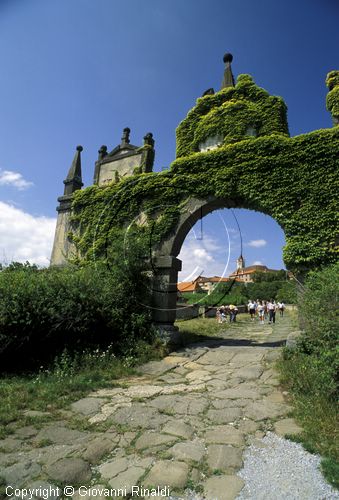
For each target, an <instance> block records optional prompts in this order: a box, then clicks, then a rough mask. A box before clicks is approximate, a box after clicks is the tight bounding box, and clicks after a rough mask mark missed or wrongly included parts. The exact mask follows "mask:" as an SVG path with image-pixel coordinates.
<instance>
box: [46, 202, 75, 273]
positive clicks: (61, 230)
mask: <svg viewBox="0 0 339 500" xmlns="http://www.w3.org/2000/svg"><path fill="white" fill-rule="evenodd" d="M58 201H59V203H60V204H59V206H58V207H57V212H58V218H57V224H56V229H55V236H54V243H53V250H52V256H51V266H63V265H66V264H67V262H68V260H69V259H70V258H71V257H74V256H75V255H76V249H75V245H74V243H73V242H72V241H70V239H69V237H68V232H69V231H71V230H72V227H71V223H70V217H71V205H72V195H66V196H60V197H59V198H58Z"/></svg>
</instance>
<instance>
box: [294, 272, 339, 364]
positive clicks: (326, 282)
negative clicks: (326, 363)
mask: <svg viewBox="0 0 339 500" xmlns="http://www.w3.org/2000/svg"><path fill="white" fill-rule="evenodd" d="M299 311H300V317H301V318H302V327H303V330H304V331H305V334H304V337H303V342H302V345H303V348H304V350H305V351H306V352H311V353H313V352H316V353H320V352H321V353H322V354H324V353H325V352H328V351H332V350H334V349H335V348H336V346H338V345H339V324H338V319H339V262H338V263H336V264H334V265H332V266H330V267H328V268H326V269H324V270H323V271H321V272H313V273H310V274H309V276H308V279H307V282H306V288H305V292H304V294H303V295H302V296H301V297H300V301H299Z"/></svg>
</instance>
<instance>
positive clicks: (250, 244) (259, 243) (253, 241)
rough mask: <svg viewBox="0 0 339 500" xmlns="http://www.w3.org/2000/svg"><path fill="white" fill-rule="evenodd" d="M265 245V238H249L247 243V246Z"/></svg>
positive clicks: (258, 246)
mask: <svg viewBox="0 0 339 500" xmlns="http://www.w3.org/2000/svg"><path fill="white" fill-rule="evenodd" d="M266 245H267V241H266V240H251V241H249V242H248V243H247V246H249V247H254V248H260V247H264V246H266Z"/></svg>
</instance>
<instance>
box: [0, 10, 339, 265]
mask: <svg viewBox="0 0 339 500" xmlns="http://www.w3.org/2000/svg"><path fill="white" fill-rule="evenodd" d="M338 25H339V5H338V2H337V0H322V1H320V0H299V1H298V2H295V1H292V0H285V1H284V2H272V1H271V0H256V1H255V2H253V0H242V1H241V2H234V1H229V0H210V1H209V2H208V3H207V2H206V1H205V0H204V1H203V0H184V1H183V0H145V1H144V2H141V1H140V0H129V1H128V2H121V1H116V0H95V1H94V0H58V1H57V2H56V1H53V0H30V1H29V2H27V1H25V0H0V61H1V72H0V96H1V112H0V169H1V170H0V260H2V261H3V260H7V261H10V260H12V259H15V260H26V258H27V259H30V260H35V261H36V262H38V263H41V264H47V263H48V258H49V255H50V250H51V243H52V238H53V233H54V226H55V218H56V212H55V207H56V198H57V197H58V196H59V195H60V194H62V190H63V183H62V181H63V179H64V178H65V176H66V173H67V170H68V168H69V166H70V163H71V161H72V157H73V154H74V150H75V146H76V145H77V144H82V146H83V147H84V152H83V155H82V157H83V177H84V182H85V185H89V184H91V182H92V178H93V170H94V162H95V160H96V158H97V151H98V149H99V147H100V146H101V145H102V144H107V146H108V147H109V148H113V147H114V146H115V145H117V144H118V143H119V142H120V137H121V131H122V129H123V128H124V127H126V126H129V127H130V128H131V142H132V143H134V144H141V141H142V137H143V136H144V135H145V133H146V132H149V131H151V132H153V134H154V138H155V141H156V161H155V170H161V168H162V167H167V166H169V164H170V163H171V162H172V161H173V159H174V157H175V128H176V127H177V125H178V124H179V122H180V121H181V120H182V119H183V118H184V117H185V115H186V113H187V111H188V110H189V109H190V108H192V107H193V106H194V104H195V100H196V98H197V97H199V96H200V95H201V94H202V92H203V91H204V90H206V89H207V88H209V87H214V88H215V89H219V88H220V83H221V80H222V75H223V63H222V56H223V54H224V52H226V51H229V52H231V53H232V54H233V56H234V61H233V72H234V74H235V75H237V74H239V73H249V74H251V75H252V76H253V77H254V79H255V81H256V83H257V84H258V85H260V86H262V87H264V88H265V89H266V90H268V91H269V92H270V93H272V94H275V95H281V96H282V97H283V98H284V99H285V102H286V103H287V105H288V110H289V111H288V119H289V126H290V132H291V135H297V134H301V133H304V132H308V131H310V130H315V129H319V128H327V127H331V118H330V115H329V113H328V112H327V111H326V107H325V97H326V92H327V89H326V87H325V83H324V80H325V77H326V73H327V72H328V71H330V70H332V69H338V67H339V61H338V49H339V30H338ZM237 216H238V218H239V221H240V222H241V224H240V225H241V231H242V236H243V239H244V245H245V246H244V252H245V257H246V261H247V262H246V263H248V264H252V263H253V262H255V261H261V262H264V263H265V264H267V265H269V266H271V267H277V268H280V267H282V265H283V264H282V261H281V246H282V245H283V234H282V232H281V230H280V228H279V227H278V226H277V225H276V224H275V223H274V221H272V220H271V219H269V218H268V217H266V216H264V215H261V214H256V213H254V212H248V211H239V214H238V215H237ZM209 217H210V218H211V219H210V221H209V222H207V220H206V221H205V222H204V230H205V231H206V241H207V237H208V238H210V239H211V240H213V241H214V242H215V245H214V246H218V247H220V246H223V243H222V240H220V241H219V239H220V238H219V236H220V219H219V218H218V215H217V214H213V215H211V216H209ZM225 217H226V218H228V219H227V220H228V221H229V222H228V224H231V220H232V217H233V216H232V215H229V214H225ZM193 238H194V237H193ZM256 240H265V242H266V243H265V244H264V245H262V246H257V247H255V246H250V242H251V241H256ZM185 244H186V245H188V246H189V245H191V244H190V243H188V242H186V243H185ZM232 244H233V245H234V252H233V253H234V255H235V257H236V252H237V248H236V243H235V241H234V242H233V243H232ZM199 248H200V247H199ZM184 250H185V248H183V251H184ZM205 250H206V249H205ZM206 251H207V250H206ZM218 251H219V250H217V249H214V250H211V255H210V256H211V257H212V259H215V262H219V263H220V264H221V261H219V258H220V255H218ZM198 253H199V252H198ZM200 253H201V252H200ZM221 255H222V252H221ZM235 257H234V256H232V259H233V264H232V262H231V263H230V267H231V269H232V268H233V267H234V258H235ZM211 262H212V261H211V260H208V259H207V260H206V262H205V267H206V266H207V264H208V263H209V264H208V265H209V268H206V269H204V271H205V274H212V272H211V273H209V269H210V270H211V271H212V270H214V269H216V264H215V263H214V264H213V265H212V263H211ZM186 264H187V262H185V260H184V269H185V267H186ZM196 264H198V261H197V262H196ZM218 265H219V264H218ZM185 272H186V274H187V272H190V269H189V268H187V271H185Z"/></svg>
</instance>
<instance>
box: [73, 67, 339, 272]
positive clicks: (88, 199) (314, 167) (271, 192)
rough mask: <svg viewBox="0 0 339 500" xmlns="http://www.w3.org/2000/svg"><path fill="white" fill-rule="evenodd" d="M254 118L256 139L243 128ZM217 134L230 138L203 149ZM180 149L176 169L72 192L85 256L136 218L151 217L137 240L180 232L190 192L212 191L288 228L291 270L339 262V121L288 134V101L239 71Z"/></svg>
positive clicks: (181, 131)
mask: <svg viewBox="0 0 339 500" xmlns="http://www.w3.org/2000/svg"><path fill="white" fill-rule="evenodd" d="M332 73H336V75H334V76H333V77H331V78H337V77H338V75H337V73H338V74H339V72H332ZM332 73H331V74H332ZM331 92H332V91H331ZM250 125H254V126H255V127H257V130H258V137H256V138H254V137H246V136H245V135H244V131H246V127H248V126H250ZM211 134H212V135H213V134H221V135H223V137H224V142H223V143H222V145H221V146H220V147H219V148H217V149H215V150H213V151H209V152H205V153H199V152H196V148H197V145H198V144H199V142H201V141H202V140H204V139H205V138H206V137H208V136H210V135H211ZM177 151H178V157H177V159H176V160H175V161H174V162H173V163H172V165H171V169H170V170H169V171H166V172H159V173H144V174H138V175H134V176H132V177H130V178H126V179H124V180H122V181H120V182H119V183H117V184H113V183H112V184H110V185H108V186H105V187H98V186H90V187H88V188H86V189H83V190H79V191H77V192H76V193H75V194H74V201H73V225H74V235H73V240H74V241H75V243H76V245H77V247H78V249H79V251H80V254H81V256H82V258H83V259H85V260H92V259H93V258H97V257H99V256H100V257H101V256H105V255H106V253H107V247H108V246H109V244H110V242H112V241H114V239H115V238H116V232H117V228H121V227H125V228H126V229H127V228H128V226H129V224H131V223H132V222H133V221H134V222H137V223H138V224H140V223H141V222H142V221H143V222H146V223H145V224H143V225H141V226H140V227H139V235H140V238H145V239H146V240H148V241H149V243H150V247H151V248H152V249H156V248H157V246H158V245H159V244H160V242H161V241H163V240H164V239H166V238H168V237H169V236H170V235H171V234H173V232H174V231H175V229H176V226H177V224H178V220H179V217H180V213H181V211H182V209H183V206H184V205H185V203H186V202H187V201H188V200H189V199H190V198H192V197H195V198H201V199H206V198H207V197H210V196H213V197H216V198H218V199H222V200H224V203H223V206H224V207H225V208H227V207H234V206H236V207H238V208H247V209H252V210H256V211H260V212H262V213H265V214H267V215H270V216H271V217H273V218H274V219H275V220H276V221H277V223H278V224H279V225H280V226H281V227H282V229H283V231H284V233H285V237H286V246H285V247H284V250H283V257H284V262H285V264H286V266H287V268H288V269H290V270H291V271H294V272H295V273H304V272H307V271H308V270H310V269H317V268H319V267H321V266H323V265H326V264H329V263H331V262H335V261H336V260H337V256H338V253H337V250H338V248H337V246H336V234H337V228H338V213H339V211H338V202H337V193H338V189H339V180H338V179H339V177H338V163H339V156H338V152H339V128H338V127H334V128H331V129H324V130H317V131H315V132H311V133H308V134H304V135H300V136H297V137H292V138H290V137H289V136H288V127H287V121H286V106H285V104H284V103H283V101H282V99H281V98H278V97H271V96H269V95H268V93H267V92H266V91H265V90H263V89H260V88H259V87H257V86H256V85H255V84H254V83H253V81H252V78H251V77H249V76H248V75H241V76H240V77H239V78H238V83H237V85H236V86H235V87H234V88H227V89H224V90H222V91H220V92H218V93H216V94H214V95H208V96H205V97H203V98H200V99H198V101H197V105H196V107H195V108H194V109H193V110H191V111H190V112H189V113H188V116H187V118H185V120H183V122H182V123H181V124H180V125H179V127H178V130H177Z"/></svg>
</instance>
